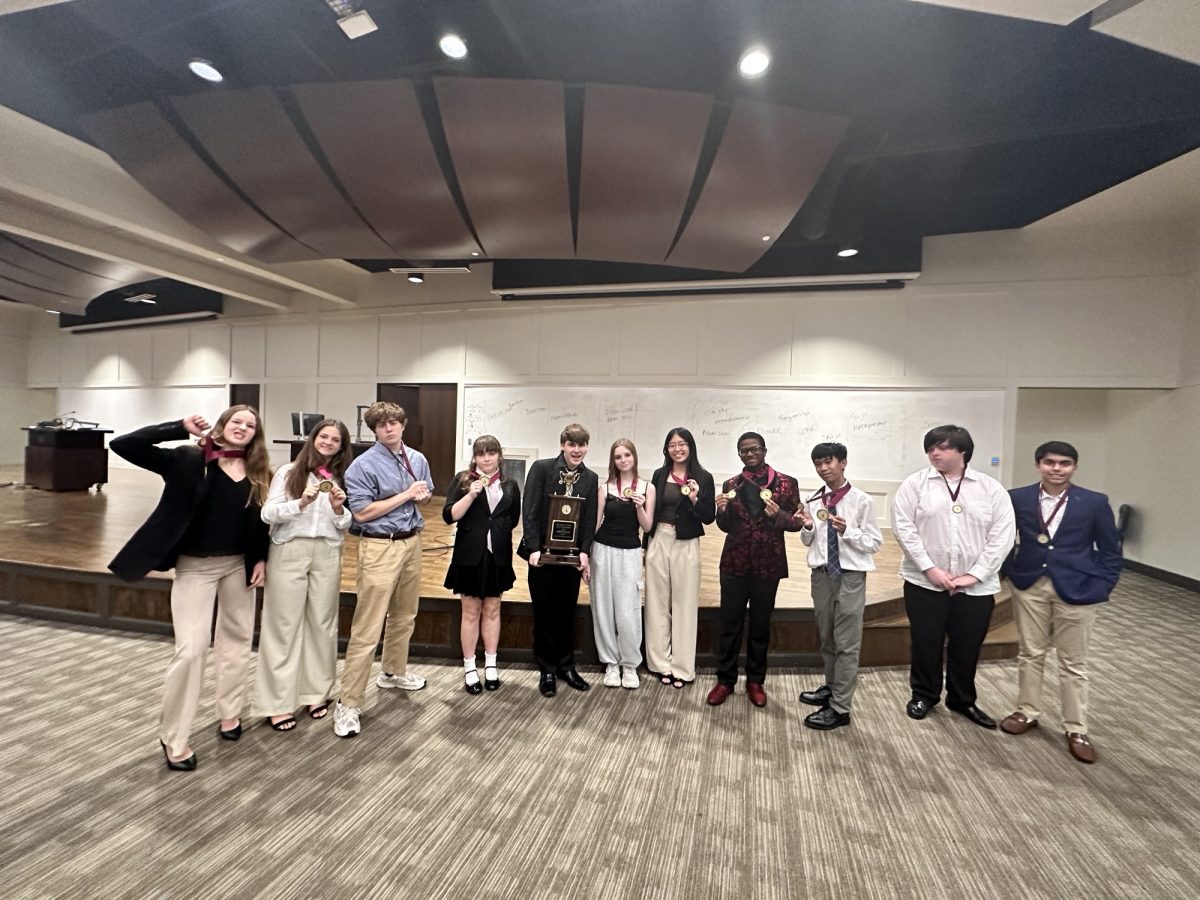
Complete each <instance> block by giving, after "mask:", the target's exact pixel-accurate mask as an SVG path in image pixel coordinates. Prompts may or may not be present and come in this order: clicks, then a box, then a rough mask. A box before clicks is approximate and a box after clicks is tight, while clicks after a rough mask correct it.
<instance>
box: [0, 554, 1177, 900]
mask: <svg viewBox="0 0 1200 900" xmlns="http://www.w3.org/2000/svg"><path fill="white" fill-rule="evenodd" d="M1198 636H1200V596H1197V595H1196V594H1192V593H1188V592H1186V591H1183V590H1180V589H1178V588H1173V587H1170V586H1167V585H1164V584H1162V583H1159V582H1155V581H1151V580H1149V579H1147V578H1144V577H1141V576H1137V575H1126V576H1125V578H1124V579H1123V580H1122V582H1121V586H1120V588H1119V591H1118V594H1117V596H1116V597H1115V598H1114V602H1112V603H1110V604H1109V605H1108V606H1107V607H1106V608H1105V609H1104V610H1103V611H1102V613H1101V615H1100V617H1099V619H1098V620H1097V626H1096V630H1095V635H1094V649H1093V656H1094V662H1093V666H1092V674H1093V680H1092V704H1091V706H1092V714H1091V718H1092V726H1091V727H1092V736H1093V738H1094V740H1095V741H1096V744H1097V746H1098V748H1099V751H1100V754H1101V759H1100V762H1099V763H1098V764H1097V765H1095V766H1092V767H1087V766H1084V765H1081V764H1079V763H1077V762H1075V761H1074V760H1073V759H1071V758H1070V757H1069V756H1068V754H1067V752H1066V749H1065V744H1064V742H1063V739H1062V737H1061V735H1060V734H1059V733H1058V732H1057V730H1056V726H1057V724H1058V723H1057V718H1056V714H1057V699H1056V696H1057V695H1056V694H1055V693H1052V694H1051V697H1052V698H1054V699H1051V700H1050V701H1049V702H1047V703H1046V704H1045V705H1046V706H1047V709H1048V717H1047V719H1046V720H1044V724H1043V727H1042V728H1041V729H1039V730H1037V731H1034V732H1031V733H1030V734H1027V735H1024V736H1021V737H1010V736H1008V735H1004V734H1001V733H999V732H986V731H983V730H982V729H980V728H977V727H975V726H973V725H971V724H970V723H969V722H967V721H966V720H965V719H962V718H961V717H958V716H954V715H952V714H951V713H948V712H947V711H946V710H944V709H942V708H938V709H937V710H935V712H934V713H933V714H932V715H931V716H930V717H929V718H928V719H927V720H925V721H924V722H912V721H910V720H909V719H907V718H906V717H905V716H904V711H903V706H904V701H905V700H906V699H907V696H908V692H907V689H906V685H907V673H906V672H905V671H900V670H874V671H869V672H865V673H864V674H863V676H862V679H861V683H860V687H859V693H858V698H857V704H856V708H855V711H854V723H853V725H852V726H851V727H850V728H844V729H840V730H838V731H836V732H833V733H830V734H821V733H817V732H813V731H811V730H809V729H806V728H804V727H803V726H802V724H801V718H802V716H803V715H804V714H805V713H806V712H808V711H809V710H808V708H806V707H802V706H801V705H800V704H799V703H798V702H797V701H796V699H795V697H796V693H797V692H798V691H799V690H800V689H802V688H804V687H809V686H812V685H814V684H815V683H816V681H817V679H816V677H815V676H814V675H813V674H812V673H811V672H803V671H797V670H786V671H774V672H772V673H771V675H770V677H769V679H768V683H767V688H768V691H769V692H770V694H771V702H770V705H769V706H768V707H767V708H766V709H765V710H756V709H754V708H752V707H751V706H750V704H749V703H748V702H747V701H746V698H745V696H744V694H743V693H742V691H741V688H740V686H739V690H738V693H737V695H736V696H734V697H733V698H731V699H730V700H729V701H728V702H727V703H726V704H725V705H724V706H723V707H720V708H718V709H715V710H714V709H709V708H708V707H706V706H705V704H704V692H705V691H706V690H707V687H708V680H709V676H708V675H706V676H704V677H702V679H701V681H699V682H697V684H696V685H694V686H692V687H690V688H687V689H685V690H684V691H681V692H680V691H674V690H671V689H670V688H666V687H661V686H659V685H657V684H655V683H651V682H648V681H643V685H642V688H641V689H640V690H638V691H637V692H630V691H623V690H619V689H617V690H613V689H605V688H603V687H601V686H600V685H599V684H598V683H596V685H595V687H594V688H593V689H592V690H591V691H590V692H589V693H587V694H577V693H575V692H572V691H569V690H568V691H566V692H565V693H563V694H560V696H558V697H557V698H555V699H553V700H544V699H542V698H541V697H539V696H538V694H537V690H536V679H535V676H534V673H533V672H532V671H530V670H528V669H509V670H506V671H505V672H504V677H505V679H506V681H505V684H504V687H502V688H501V690H500V691H499V692H497V693H496V694H484V695H481V696H478V697H471V696H468V695H467V694H465V693H464V692H463V691H462V690H461V687H460V684H461V673H460V670H459V669H458V668H457V667H454V666H450V665H443V666H424V667H418V668H420V670H421V671H423V672H425V673H426V674H427V675H428V676H429V687H428V688H427V689H426V690H425V691H423V692H420V693H417V694H405V693H403V692H398V691H396V692H383V695H382V696H375V695H374V689H372V694H371V695H369V696H368V699H367V702H366V706H367V708H368V712H367V714H366V715H365V716H364V732H363V734H362V735H360V736H359V737H357V738H355V739H353V740H348V741H344V740H338V739H336V738H335V737H334V736H333V734H332V732H331V730H330V726H329V724H328V722H327V721H326V722H322V723H317V722H313V721H311V720H308V719H304V720H303V721H302V722H301V724H300V727H299V728H298V730H297V731H295V732H292V733H290V734H277V733H275V732H272V731H271V730H270V729H269V728H267V727H265V726H264V725H262V724H261V723H255V724H254V725H253V727H251V728H250V729H249V730H248V731H247V733H246V734H245V735H244V736H243V738H242V740H241V741H240V742H238V743H236V744H233V743H228V742H226V741H221V740H218V739H217V736H216V734H215V722H214V721H213V720H212V708H211V685H210V686H209V687H208V688H206V694H205V700H204V703H203V704H202V710H203V712H204V714H205V715H206V716H207V717H208V718H206V720H205V726H204V728H203V730H202V731H201V732H198V733H197V734H196V736H195V739H194V746H195V748H196V750H197V751H198V753H199V756H200V768H199V770H198V771H196V772H194V773H172V772H167V771H166V769H165V768H164V767H163V765H162V757H161V754H160V753H159V749H158V745H157V740H156V738H155V721H156V717H157V704H158V700H159V680H160V678H161V674H162V670H163V667H164V666H165V664H166V661H167V659H168V657H169V654H170V649H169V644H167V643H166V642H164V641H162V640H159V639H155V638H148V637H140V636H128V635H123V634H117V633H112V632H99V631H92V630H87V629H79V628H69V627H64V626H56V625H51V624H47V623H44V622H35V621H31V620H24V619H14V618H0V640H2V641H3V643H4V645H5V646H6V647H8V648H9V649H8V650H7V651H6V652H5V653H4V655H3V660H2V661H0V675H2V676H3V682H4V684H5V685H6V690H5V691H4V700H3V703H4V706H5V709H6V712H7V715H6V717H5V719H6V721H7V722H8V723H9V724H8V728H7V729H6V730H5V731H4V732H3V733H2V734H0V760H2V771H3V773H4V790H3V793H2V794H0V885H2V886H3V893H4V896H7V897H9V898H26V897H39V898H40V897H129V898H142V897H164V898H166V897H189V898H192V897H250V896H264V897H272V898H281V900H282V898H308V897H322V898H332V897H337V898H343V897H346V898H350V897H364V898H365V897H372V898H379V897H404V898H408V897H412V898H480V900H486V898H501V897H504V898H509V897H511V898H541V897H547V898H550V897H553V898H560V897H569V898H576V897H584V898H593V897H594V898H627V897H628V898H632V897H637V898H689V900H691V898H718V897H720V898H725V897H730V898H732V897H751V898H764V900H767V898H793V897H795V898H800V897H812V898H853V900H857V898H878V900H892V898H908V897H912V898H923V900H936V898H947V900H961V898H972V897H997V898H1007V897H1014V898H1015V897H1023V898H1061V897H1120V898H1147V900H1151V898H1152V900H1164V898H1188V900H1191V898H1195V897H1197V896H1200V841H1198V840H1197V834H1200V751H1198V750H1197V746H1196V743H1195V740H1194V731H1195V723H1196V718H1197V715H1196V714H1197V711H1198V710H1197V701H1196V696H1195V694H1196V682H1197V677H1198V676H1200V645H1198V643H1197V638H1198ZM1050 670H1051V674H1053V673H1054V666H1053V664H1051V666H1050ZM593 674H594V673H593ZM598 680H599V679H598V677H595V678H594V681H595V682H598ZM1015 680H1016V673H1015V666H1014V664H1013V663H994V664H986V665H985V666H984V667H982V668H981V671H980V677H979V687H980V705H981V706H982V707H983V708H984V709H986V710H988V711H990V712H991V713H993V714H995V715H997V717H999V715H1002V714H1004V713H1006V712H1008V711H1009V708H1010V703H1011V701H1012V696H1013V693H1014V690H1015ZM396 694H400V696H396Z"/></svg>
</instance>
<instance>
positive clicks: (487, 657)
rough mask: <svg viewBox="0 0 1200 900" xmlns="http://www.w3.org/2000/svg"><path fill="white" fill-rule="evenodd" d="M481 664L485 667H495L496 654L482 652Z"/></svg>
mask: <svg viewBox="0 0 1200 900" xmlns="http://www.w3.org/2000/svg"><path fill="white" fill-rule="evenodd" d="M483 666H484V668H485V669H494V668H496V654H495V653H484V654H483Z"/></svg>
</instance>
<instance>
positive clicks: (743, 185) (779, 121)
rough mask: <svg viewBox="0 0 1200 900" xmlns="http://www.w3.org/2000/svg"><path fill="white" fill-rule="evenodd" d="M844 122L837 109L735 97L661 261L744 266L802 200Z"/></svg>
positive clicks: (764, 249)
mask: <svg viewBox="0 0 1200 900" xmlns="http://www.w3.org/2000/svg"><path fill="white" fill-rule="evenodd" d="M845 128H846V120H845V119H843V118H840V117H838V116H827V115H823V114H820V113H812V112H806V111H804V110H799V109H788V108H785V107H781V106H774V105H772V104H768V103H761V102H759V101H754V100H738V101H737V102H736V103H735V104H734V107H733V111H732V112H731V113H730V116H729V122H728V124H727V125H726V127H725V133H724V135H723V136H722V138H721V144H720V146H719V147H718V148H717V155H716V158H715V159H714V160H713V165H712V168H711V169H710V170H709V173H708V177H707V178H706V179H705V182H704V187H703V188H702V189H701V191H700V198H699V199H698V200H697V202H696V206H695V209H693V210H692V215H691V217H690V218H689V219H688V223H687V227H686V228H685V229H684V231H683V234H682V236H681V237H680V239H679V243H678V244H676V245H675V249H674V250H673V251H671V255H670V256H669V257H668V259H667V261H668V262H669V263H670V264H671V265H673V266H683V267H685V268H695V269H713V270H717V271H723V272H744V271H745V270H746V269H748V268H750V266H752V265H753V264H754V263H755V262H757V261H758V259H759V258H760V257H761V256H762V255H763V254H764V253H766V252H767V251H768V250H769V249H771V246H772V245H773V244H774V242H775V240H776V239H777V238H778V237H779V235H780V233H781V232H782V231H783V230H784V229H785V228H786V227H787V226H788V223H789V222H791V221H792V219H793V218H795V215H796V213H797V212H798V211H799V210H800V207H801V206H803V205H804V201H805V200H806V199H807V198H808V195H809V192H811V191H812V189H813V186H814V185H815V184H816V183H817V178H818V177H820V175H821V172H822V171H823V170H824V168H825V165H826V164H827V163H828V162H829V158H830V157H831V156H832V155H833V151H834V150H835V149H837V145H838V142H839V141H840V140H841V138H842V132H843V131H844V130H845ZM763 235H769V238H770V239H769V240H765V241H764V240H763Z"/></svg>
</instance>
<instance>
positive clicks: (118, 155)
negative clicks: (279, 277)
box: [82, 103, 317, 262]
mask: <svg viewBox="0 0 1200 900" xmlns="http://www.w3.org/2000/svg"><path fill="white" fill-rule="evenodd" d="M82 125H83V127H84V128H85V129H86V130H87V132H88V134H90V135H91V136H92V139H93V140H95V142H96V145H97V146H98V147H99V148H100V149H101V150H103V151H104V152H105V153H107V154H108V155H109V156H111V157H112V158H113V159H114V160H116V162H117V164H118V165H119V166H121V168H123V169H124V170H125V171H126V172H128V173H129V174H130V175H132V176H133V177H134V178H136V179H137V180H138V181H139V182H140V183H141V185H142V187H144V188H146V189H147V190H148V191H150V192H151V193H152V194H154V195H155V196H156V197H158V199H159V200H161V201H162V202H163V203H165V204H166V205H167V206H169V207H171V209H173V210H175V212H177V213H179V215H181V216H183V217H184V218H185V219H187V220H188V221H189V222H191V223H192V224H193V225H195V226H196V227H197V228H199V229H201V230H202V231H205V232H207V233H208V234H210V235H212V236H213V237H214V238H216V239H217V240H219V241H220V242H221V243H223V244H224V245H225V246H227V247H230V248H231V249H233V250H236V251H238V252H239V253H245V254H247V255H250V256H254V257H257V258H259V259H262V260H266V261H269V262H293V261H296V260H303V259H314V258H316V256H317V254H316V253H315V252H314V251H313V250H312V248H310V247H305V246H304V245H303V244H300V243H298V242H297V241H296V240H295V239H294V238H293V237H292V236H291V235H290V234H288V233H286V232H284V231H281V230H280V229H279V228H278V227H277V226H276V225H274V224H273V223H272V222H270V221H269V220H268V219H266V218H264V217H263V216H262V215H261V214H260V213H259V212H258V211H257V210H256V209H255V208H254V207H253V206H251V205H250V204H248V203H247V202H246V201H245V200H244V199H243V198H242V197H240V196H238V193H237V192H236V191H234V190H231V189H230V187H229V185H228V184H226V183H225V182H224V181H223V180H222V179H221V178H220V176H218V175H217V173H215V172H214V171H213V170H212V169H211V168H209V166H208V163H206V162H205V161H204V160H203V159H201V158H200V157H199V156H198V155H197V154H196V152H195V151H194V150H193V149H192V147H191V145H190V144H189V143H188V141H187V140H186V138H184V136H183V135H181V134H180V133H179V132H177V131H176V130H175V128H174V126H173V125H172V124H171V123H170V122H169V121H168V120H167V117H166V116H165V115H163V113H162V111H161V110H160V109H159V108H158V107H157V106H156V105H155V104H153V103H135V104H133V105H132V106H125V107H121V108H118V109H111V110H106V111H104V112H100V113H95V114H94V115H90V116H87V117H85V118H84V119H83V121H82ZM248 152H249V151H248ZM255 155H258V154H255Z"/></svg>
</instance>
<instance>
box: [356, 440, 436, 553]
mask: <svg viewBox="0 0 1200 900" xmlns="http://www.w3.org/2000/svg"><path fill="white" fill-rule="evenodd" d="M400 449H401V450H402V451H403V454H404V456H407V457H408V464H409V466H411V467H412V474H411V475H410V474H409V471H408V468H407V467H406V466H405V465H404V460H403V459H402V458H401V454H400V453H393V452H392V451H391V450H389V449H388V448H387V447H385V446H383V444H380V443H376V444H375V446H374V447H372V448H371V449H370V450H367V451H365V452H364V453H363V454H362V455H361V456H359V457H358V459H356V460H354V462H352V463H351V464H350V468H348V469H347V470H346V505H347V506H349V507H350V511H351V512H354V513H359V512H362V511H363V510H364V509H366V508H367V507H368V506H370V505H371V504H372V503H374V502H375V501H376V500H386V499H387V498H388V497H394V496H396V495H397V494H399V493H403V492H404V491H406V490H408V489H409V488H410V487H411V486H412V484H413V482H414V481H424V482H425V483H426V484H427V485H428V486H429V490H430V491H432V490H433V478H432V477H431V476H430V474H429V461H428V460H427V459H425V455H424V454H423V453H421V451H420V450H414V449H413V448H412V447H405V446H404V445H403V444H401V445H400ZM413 475H415V476H416V477H415V478H414V477H413ZM424 527H425V519H424V517H423V516H422V515H421V511H420V509H419V508H418V507H417V504H416V503H414V502H413V501H412V500H409V501H408V502H407V503H401V504H400V505H399V506H397V507H396V508H395V509H393V510H392V511H391V512H389V513H387V514H386V515H383V516H380V517H379V518H378V519H372V520H371V521H370V522H362V523H359V522H355V523H354V524H353V525H352V526H350V533H351V534H363V535H367V536H369V537H388V536H390V535H393V534H399V533H401V532H404V531H419V530H420V529H422V528H424Z"/></svg>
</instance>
